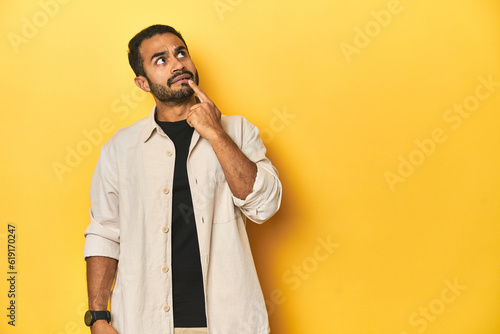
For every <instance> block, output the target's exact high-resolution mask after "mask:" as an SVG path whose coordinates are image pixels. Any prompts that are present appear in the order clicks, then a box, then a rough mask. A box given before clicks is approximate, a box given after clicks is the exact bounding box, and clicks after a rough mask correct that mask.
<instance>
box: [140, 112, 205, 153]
mask: <svg viewBox="0 0 500 334" xmlns="http://www.w3.org/2000/svg"><path fill="white" fill-rule="evenodd" d="M155 113H156V105H155V106H154V107H153V109H152V110H151V113H150V114H149V116H148V119H147V120H146V125H145V126H144V128H143V130H142V135H141V139H142V141H143V142H144V143H145V142H147V141H148V140H149V138H151V136H152V135H153V132H154V131H155V130H156V132H161V133H163V130H162V129H161V128H160V126H159V125H158V123H156V120H155ZM199 138H200V134H199V133H198V131H196V130H194V132H193V138H192V139H191V147H193V146H194V145H195V144H196V143H197V142H198V139H199Z"/></svg>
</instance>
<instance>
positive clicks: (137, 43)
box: [128, 24, 187, 77]
mask: <svg viewBox="0 0 500 334" xmlns="http://www.w3.org/2000/svg"><path fill="white" fill-rule="evenodd" d="M166 33H170V34H174V35H175V36H177V37H179V38H180V40H181V41H182V42H183V43H184V45H186V49H187V44H186V42H185V41H184V38H182V35H181V33H180V32H178V31H177V30H175V29H174V28H172V27H171V26H167V25H163V24H155V25H152V26H150V27H147V28H146V29H143V30H142V31H141V32H139V33H138V34H137V35H135V36H134V37H133V38H132V39H131V40H130V42H128V62H129V64H130V67H132V70H134V73H135V75H136V76H139V75H142V76H145V77H146V73H145V72H144V66H143V62H144V60H143V59H142V57H141V54H140V53H139V48H140V47H141V44H142V41H144V40H145V39H148V38H151V37H153V36H156V35H161V34H166Z"/></svg>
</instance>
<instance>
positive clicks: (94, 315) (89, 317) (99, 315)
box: [84, 310, 111, 327]
mask: <svg viewBox="0 0 500 334" xmlns="http://www.w3.org/2000/svg"><path fill="white" fill-rule="evenodd" d="M84 319H85V325H87V326H89V327H90V326H92V325H93V324H94V322H96V321H97V320H102V319H104V320H106V321H107V322H108V323H109V322H110V321H111V313H110V312H109V311H91V310H88V311H87V312H85V317H84Z"/></svg>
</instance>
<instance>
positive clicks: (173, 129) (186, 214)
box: [156, 120, 207, 327]
mask: <svg viewBox="0 0 500 334" xmlns="http://www.w3.org/2000/svg"><path fill="white" fill-rule="evenodd" d="M156 122H157V123H158V124H159V125H160V127H161V128H162V129H163V131H164V132H165V134H166V135H167V136H168V137H169V138H170V139H171V140H172V141H173V142H174V145H175V170H174V185H173V195H172V196H173V197H172V285H173V287H172V288H173V304H174V305H173V310H174V327H207V318H206V313H205V295H204V292H203V275H202V271H201V260H200V247H199V244H198V235H197V232H196V223H195V219H194V213H193V202H192V198H191V190H190V188H189V180H188V175H187V167H186V162H187V157H188V154H189V145H190V144H191V137H192V136H193V131H194V129H193V128H192V127H190V126H189V124H187V122H186V120H183V121H179V122H160V121H158V120H156Z"/></svg>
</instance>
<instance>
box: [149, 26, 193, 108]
mask: <svg viewBox="0 0 500 334" xmlns="http://www.w3.org/2000/svg"><path fill="white" fill-rule="evenodd" d="M139 53H140V54H141V57H142V60H143V67H144V72H145V73H146V79H147V81H148V84H149V89H150V90H151V93H152V94H153V95H154V96H155V97H156V98H157V99H158V100H160V101H162V102H177V103H182V102H184V101H187V100H189V99H190V98H191V96H193V94H194V91H193V89H192V88H191V87H190V86H189V84H188V80H190V79H191V80H193V81H194V82H196V84H198V83H199V78H198V71H197V70H196V67H195V66H194V63H193V61H192V60H191V57H190V56H189V53H188V51H187V49H186V46H185V45H184V43H183V42H182V40H180V39H179V38H178V37H177V36H175V35H174V34H170V33H166V34H161V35H156V36H153V37H151V38H149V39H146V40H144V41H143V42H142V44H141V46H140V48H139Z"/></svg>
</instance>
